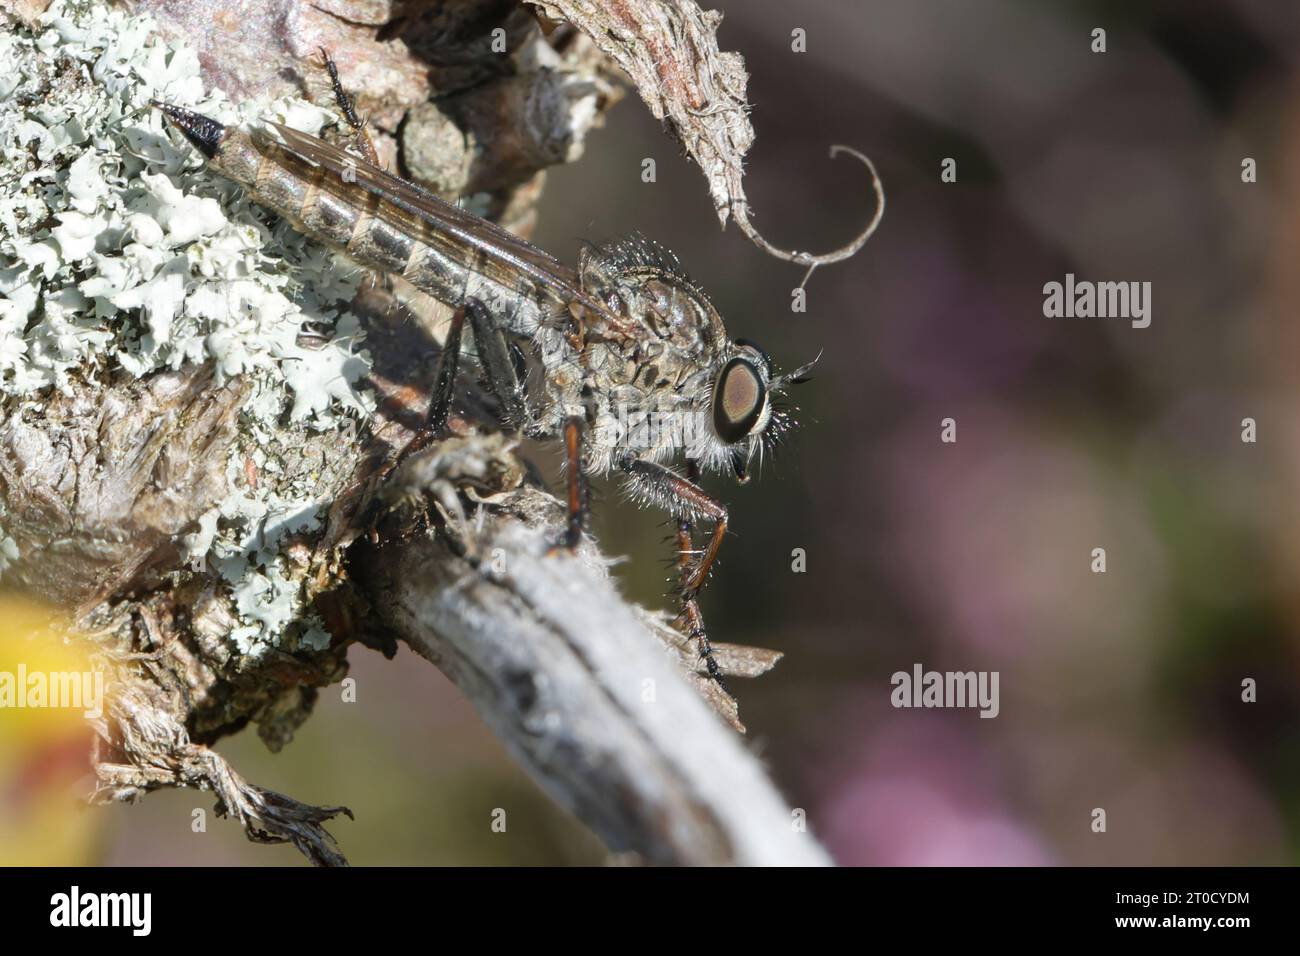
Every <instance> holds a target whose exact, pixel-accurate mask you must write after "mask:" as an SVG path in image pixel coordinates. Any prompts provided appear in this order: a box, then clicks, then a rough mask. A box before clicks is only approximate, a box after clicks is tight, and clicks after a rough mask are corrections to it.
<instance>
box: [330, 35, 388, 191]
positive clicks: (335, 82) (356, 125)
mask: <svg viewBox="0 0 1300 956" xmlns="http://www.w3.org/2000/svg"><path fill="white" fill-rule="evenodd" d="M320 55H321V58H322V59H323V60H324V61H325V69H326V70H327V71H328V72H329V75H330V85H331V86H332V87H334V100H335V102H337V103H338V105H339V112H340V113H342V114H343V118H344V119H345V120H347V121H348V125H349V126H351V127H352V131H353V134H354V135H355V137H356V146H357V149H359V150H360V151H361V153H362V154H363V155H364V156H365V158H366V160H367V161H368V162H369V163H370V164H371V165H372V166H378V165H379V154H378V153H376V152H375V144H374V143H373V142H371V140H370V134H369V133H368V132H366V121H365V120H363V119H362V118H361V117H360V116H358V115H357V111H356V108H355V107H354V106H353V104H352V97H351V96H349V95H348V93H347V91H346V90H345V89H343V82H342V81H341V80H340V79H339V68H338V67H337V66H336V65H335V63H334V58H333V57H332V56H330V55H329V51H328V50H326V49H325V48H324V47H321V48H320Z"/></svg>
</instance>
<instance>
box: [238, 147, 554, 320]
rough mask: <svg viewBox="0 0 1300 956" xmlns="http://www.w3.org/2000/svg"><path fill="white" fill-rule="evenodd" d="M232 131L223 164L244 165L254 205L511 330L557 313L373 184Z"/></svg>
mask: <svg viewBox="0 0 1300 956" xmlns="http://www.w3.org/2000/svg"><path fill="white" fill-rule="evenodd" d="M236 136H237V137H238V139H231V140H228V141H227V142H226V143H225V144H224V145H223V148H222V157H221V159H222V160H223V162H222V163H221V165H222V166H241V165H242V166H243V167H247V168H246V169H244V170H243V175H239V176H236V175H232V177H231V178H235V179H237V180H238V181H241V182H243V183H245V185H246V186H247V187H248V188H249V190H250V193H251V198H252V199H253V200H254V201H255V202H257V203H258V204H259V205H261V206H264V207H266V208H268V209H271V210H273V211H274V212H276V213H279V214H280V215H282V216H284V217H285V218H286V219H288V220H289V221H290V222H292V223H293V224H294V226H295V227H297V228H298V229H299V230H300V231H302V232H303V233H304V234H306V235H309V236H311V237H312V238H313V239H316V240H318V241H320V242H323V243H325V244H326V245H328V246H331V247H332V248H334V249H336V250H338V251H339V252H342V253H344V254H345V255H347V256H348V257H349V258H350V259H352V260H353V261H354V262H356V263H357V264H358V265H360V266H362V267H364V268H367V269H375V270H378V271H382V272H391V273H395V274H397V275H400V276H402V277H403V278H405V279H406V280H408V281H409V282H410V283H411V284H412V285H414V286H415V287H416V288H418V289H420V290H421V291H423V292H427V293H428V294H429V295H431V296H433V297H434V298H435V299H438V300H439V301H441V302H445V303H447V304H448V305H450V306H452V307H453V308H454V307H459V306H460V305H462V304H463V303H464V302H465V300H466V299H468V298H471V297H472V298H477V299H479V300H480V301H482V302H483V304H484V305H485V306H487V308H488V310H489V311H490V312H492V313H493V315H494V316H496V318H497V320H498V321H499V322H501V323H502V324H503V325H504V326H506V327H507V328H508V329H509V330H510V331H511V332H513V333H515V334H517V335H522V336H529V337H531V336H533V335H534V334H535V333H536V331H537V329H538V327H539V325H541V324H543V323H544V322H546V320H547V318H548V317H549V316H551V315H554V314H555V313H556V311H557V308H558V304H557V302H556V301H555V300H554V298H553V297H552V296H551V294H550V293H549V292H548V291H547V290H546V289H545V288H543V287H542V286H540V285H539V284H537V283H536V282H534V281H533V280H531V279H530V278H529V277H528V276H527V275H526V274H524V273H512V272H511V271H510V270H509V269H507V268H503V267H501V266H500V265H498V264H494V263H490V262H488V261H487V258H486V257H485V256H484V254H483V251H482V250H481V249H479V248H477V247H476V246H474V245H472V244H470V243H461V242H459V241H453V240H450V239H448V238H447V237H445V236H437V235H432V234H430V231H429V229H428V228H427V226H426V225H425V224H423V223H421V222H418V221H414V220H413V219H412V217H411V216H410V214H409V213H407V212H405V211H404V210H402V209H401V208H400V207H399V206H396V205H393V204H391V203H389V202H388V201H387V200H386V199H385V198H384V197H383V196H382V195H380V194H378V193H377V192H374V191H372V190H370V189H366V188H364V187H362V186H360V185H355V184H348V183H347V181H346V180H338V179H337V178H336V177H335V176H334V174H332V173H330V172H328V171H326V170H324V169H323V168H321V167H320V166H313V165H311V164H309V163H305V162H303V161H301V160H300V159H299V158H298V157H296V156H294V155H293V154H292V153H291V152H289V151H287V150H283V149H280V148H278V147H277V146H275V145H274V144H268V143H257V144H255V143H253V142H252V140H251V138H250V137H247V136H246V135H245V134H243V133H242V132H241V133H237V134H236ZM223 171H224V172H227V174H228V175H230V174H231V171H230V170H228V169H223ZM326 177H330V178H329V179H326Z"/></svg>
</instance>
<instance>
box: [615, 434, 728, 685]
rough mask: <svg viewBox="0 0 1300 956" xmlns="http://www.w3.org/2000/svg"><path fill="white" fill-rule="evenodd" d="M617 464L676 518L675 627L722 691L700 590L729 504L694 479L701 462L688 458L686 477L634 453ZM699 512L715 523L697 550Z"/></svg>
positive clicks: (642, 495) (645, 499)
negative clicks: (695, 526) (677, 609)
mask: <svg viewBox="0 0 1300 956" xmlns="http://www.w3.org/2000/svg"><path fill="white" fill-rule="evenodd" d="M619 466H620V467H621V468H622V469H623V470H624V471H625V472H626V473H627V474H628V477H629V479H630V480H631V482H632V486H633V491H634V493H635V494H636V495H637V497H638V498H639V499H640V500H641V501H642V503H644V504H654V505H657V506H658V507H660V508H663V509H664V510H665V511H668V512H669V513H670V514H671V515H673V517H674V518H675V519H676V521H677V534H676V540H677V574H678V597H679V599H680V601H681V607H682V611H681V616H680V617H679V618H678V621H679V628H680V629H681V630H682V631H683V632H685V633H686V635H687V636H688V637H690V638H691V639H692V640H694V641H695V642H696V645H697V646H698V647H699V649H700V658H701V660H703V661H704V666H705V669H706V670H707V671H708V672H709V676H710V677H711V678H713V680H714V681H716V682H717V684H718V686H719V687H721V688H722V689H723V690H726V689H727V684H726V681H724V680H723V679H722V669H721V668H720V667H718V662H717V661H716V660H715V659H714V656H713V645H712V644H711V643H710V642H709V637H708V633H707V632H706V631H705V629H704V615H703V614H701V613H700V604H699V594H700V589H701V588H703V587H704V582H705V581H707V580H708V577H709V572H710V570H712V568H713V563H714V562H715V561H716V560H717V557H718V551H719V549H720V548H721V547H722V539H723V537H724V536H725V535H726V533H727V508H726V506H725V505H723V504H722V502H720V501H717V500H716V499H714V498H712V497H710V496H709V495H707V494H705V492H704V491H703V490H702V489H701V488H700V487H699V485H697V484H696V483H695V482H696V481H698V480H699V466H698V465H697V464H696V463H695V462H694V461H690V462H688V463H687V476H686V477H682V476H681V475H679V474H677V473H676V472H675V471H673V470H672V469H670V468H665V467H664V466H663V465H660V464H657V463H655V462H652V461H645V460H643V459H640V458H635V457H632V456H628V457H626V458H624V459H623V460H622V461H621V462H619ZM697 516H698V517H702V518H707V519H709V520H711V521H712V522H713V531H712V533H711V534H710V535H709V543H708V544H707V545H706V546H705V549H704V551H703V553H698V552H697V551H696V550H695V543H694V534H693V530H694V529H693V527H692V525H693V521H694V519H695V518H696V517H697ZM697 556H698V560H697Z"/></svg>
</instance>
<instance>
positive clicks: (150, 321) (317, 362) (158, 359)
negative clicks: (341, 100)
mask: <svg viewBox="0 0 1300 956" xmlns="http://www.w3.org/2000/svg"><path fill="white" fill-rule="evenodd" d="M154 98H157V99H160V100H164V101H167V102H170V103H174V104H177V105H180V106H186V107H190V108H193V109H195V110H198V111H200V112H203V113H205V114H207V115H210V116H213V117H215V118H217V119H219V120H221V121H222V122H225V123H238V122H242V121H245V120H247V119H251V118H254V117H268V116H269V117H272V118H276V119H279V120H280V121H281V122H284V123H286V124H288V125H291V126H294V127H296V128H298V129H302V130H306V131H308V132H312V133H315V132H318V131H319V130H320V129H321V127H322V126H323V125H324V124H326V123H329V122H334V121H335V117H333V116H332V114H330V113H328V112H327V111H325V110H322V109H320V108H318V107H316V106H314V105H312V104H310V103H306V102H304V101H301V100H293V99H282V100H277V101H274V102H270V103H266V102H252V103H246V104H242V105H241V106H240V107H238V108H237V107H235V106H233V105H232V104H230V103H229V102H228V101H227V100H226V99H225V97H224V96H223V95H222V94H221V93H220V92H219V91H213V92H209V93H205V92H204V89H203V84H202V82H201V80H200V77H199V64H198V60H197V58H196V56H195V55H194V53H193V52H192V51H191V50H189V49H188V48H186V47H184V46H172V45H169V44H168V43H167V42H166V41H164V40H163V38H162V37H161V36H160V35H158V34H157V32H156V29H155V26H154V24H153V22H152V21H151V20H150V19H149V18H147V17H134V16H129V15H127V14H125V13H123V12H121V11H117V10H113V9H110V8H109V7H108V6H106V5H105V4H103V3H101V2H94V0H79V2H71V0H56V2H54V3H53V4H52V5H51V6H50V8H49V9H48V10H47V11H46V12H45V13H44V14H43V15H42V16H41V18H40V20H39V25H38V27H37V28H36V29H35V30H34V31H32V32H28V31H25V30H23V29H21V28H20V29H18V30H16V31H13V32H8V33H5V34H3V35H0V400H2V401H3V402H4V404H5V408H6V412H7V413H9V414H13V413H15V412H17V411H19V410H21V409H22V408H23V407H24V405H34V404H36V403H39V402H40V401H41V396H42V395H43V394H44V393H46V392H48V391H49V390H51V389H57V390H63V391H68V390H70V389H71V388H73V387H74V384H75V383H76V382H78V381H84V380H86V379H87V378H92V377H94V376H95V375H97V374H99V373H103V372H110V371H117V370H124V371H125V372H127V373H129V374H130V375H132V376H135V377H142V376H146V375H149V374H151V373H153V372H157V371H160V370H163V369H176V368H180V367H181V366H182V365H186V364H191V363H205V362H206V363H211V364H212V366H213V368H214V369H215V370H216V375H217V377H218V380H222V379H225V378H228V377H232V376H240V377H242V378H244V379H246V380H251V382H252V388H251V389H250V391H249V397H248V399H247V401H246V403H245V405H244V407H243V408H242V409H241V415H240V438H239V441H238V443H237V444H238V447H237V448H236V449H235V451H234V452H233V454H232V460H231V462H230V466H229V467H230V477H231V485H230V486H231V487H232V488H237V489H238V490H237V491H234V492H232V493H231V494H230V495H229V496H228V497H227V498H226V499H225V500H224V501H222V502H221V503H220V504H219V505H217V506H216V507H214V508H212V509H211V510H210V511H208V512H207V513H206V514H205V515H204V516H203V517H202V519H201V521H200V522H199V527H198V529H197V530H196V531H194V532H193V533H191V534H189V535H187V536H185V537H184V538H183V541H182V544H183V546H184V549H185V550H186V552H187V555H188V557H189V559H190V561H191V564H192V565H193V566H197V565H198V564H199V563H206V564H207V565H208V566H209V567H213V568H215V569H217V570H218V571H219V572H220V573H221V574H222V576H223V577H224V578H225V580H226V581H228V582H229V583H230V586H231V598H232V601H233V604H234V606H235V607H236V608H237V610H238V612H239V615H240V618H241V620H242V622H243V626H242V627H241V628H239V629H238V631H237V632H236V633H235V634H234V635H232V637H233V639H234V640H235V641H236V643H237V644H238V645H239V647H240V649H241V651H243V652H244V653H246V654H254V655H256V654H257V653H260V652H262V651H264V650H265V649H267V648H269V647H271V646H273V645H274V644H275V643H276V642H278V641H279V640H280V639H281V638H282V637H283V635H284V633H285V629H286V627H288V625H289V624H290V623H292V622H295V621H300V623H301V625H302V628H303V629H304V632H305V636H304V637H302V638H301V639H302V640H304V641H306V642H307V643H308V644H311V645H313V646H323V644H324V642H326V641H327V640H328V635H327V634H325V632H324V629H323V625H322V624H321V622H320V621H319V620H318V619H315V618H312V617H310V616H308V615H306V612H305V611H304V608H303V599H302V593H301V591H302V589H301V587H300V586H299V584H298V583H297V582H296V581H295V580H294V579H293V576H292V575H291V574H290V572H289V564H288V562H287V559H286V557H285V555H283V554H281V553H280V546H281V544H282V542H283V541H284V540H285V539H286V537H287V536H288V535H290V534H293V533H295V532H298V531H302V530H304V529H310V528H311V527H314V526H315V524H316V523H317V522H318V521H319V514H320V510H321V507H322V504H323V503H322V502H320V501H317V500H314V499H313V498H312V497H311V489H310V488H307V487H305V486H304V487H302V488H298V489H295V490H294V493H301V495H302V497H285V496H284V494H283V493H284V491H285V489H283V488H281V489H280V491H279V492H275V491H272V490H270V489H269V488H268V487H266V486H267V485H268V484H270V483H269V482H268V483H262V484H260V485H259V486H258V488H261V490H258V488H249V487H247V486H246V485H245V484H244V483H242V482H241V481H240V480H239V474H240V469H242V467H243V463H244V461H245V459H246V458H251V459H252V460H253V461H254V463H255V464H256V465H257V466H258V467H259V468H261V469H263V471H264V472H265V473H267V474H271V475H274V474H275V473H276V471H277V463H276V462H275V461H274V459H273V457H271V456H269V455H267V453H266V452H265V451H264V450H263V449H264V448H265V447H267V440H268V439H269V437H270V435H271V433H272V431H273V430H274V429H275V428H276V427H281V428H282V425H281V426H277V423H279V422H282V421H283V420H284V419H285V417H286V416H287V419H288V421H290V422H293V423H299V427H301V428H304V429H314V430H318V431H320V430H337V429H341V428H343V427H345V425H350V424H351V423H350V422H349V421H348V419H349V418H351V419H353V420H356V419H358V418H364V417H365V416H366V415H368V413H369V411H370V410H371V409H372V408H373V397H372V396H371V395H370V394H369V393H368V392H366V391H365V390H363V389H361V388H359V386H358V382H359V381H360V380H361V379H362V378H363V377H364V376H365V375H366V373H367V371H368V369H369V358H368V355H367V353H366V352H365V351H364V349H363V348H362V344H363V339H364V336H363V331H362V329H361V327H360V325H359V323H358V322H357V320H356V319H355V318H354V317H353V316H352V315H351V314H349V313H347V312H346V311H344V309H345V305H344V303H346V302H347V300H348V299H350V298H351V296H352V294H353V293H354V291H355V289H356V284H357V272H356V270H355V269H351V268H340V267H339V262H338V261H337V260H336V259H335V257H334V256H333V255H332V254H331V253H330V252H329V251H328V250H326V249H324V248H323V247H321V246H319V245H317V244H315V243H313V242H311V241H310V240H308V239H307V238H306V237H304V236H302V235H300V234H298V233H297V232H295V231H294V230H293V229H291V228H289V227H288V226H287V225H285V224H283V223H280V222H278V221H275V220H274V219H273V217H271V216H269V215H267V214H266V213H264V212H262V211H261V210H259V209H257V208H256V207H255V206H252V205H251V204H250V203H249V202H248V201H247V199H246V198H245V197H244V196H243V195H242V194H241V193H240V192H239V190H238V189H237V188H236V187H234V186H233V185H232V184H230V183H228V182H226V181H224V180H221V179H220V178H219V177H215V176H213V175H211V174H209V173H208V172H206V171H205V170H204V168H203V166H202V163H201V160H200V158H199V157H198V156H197V155H195V154H194V152H193V150H191V149H190V148H189V147H188V145H185V144H178V143H174V142H173V140H172V138H171V137H170V136H169V135H168V133H167V131H166V130H165V129H164V127H163V124H162V120H161V118H160V116H159V115H158V112H157V111H156V110H153V109H150V108H149V105H148V104H149V101H150V100H151V99H154ZM305 327H307V328H310V329H311V330H312V332H313V333H316V334H320V333H322V332H323V333H324V334H325V336H326V338H325V341H324V342H323V344H321V343H319V342H313V343H312V347H305V346H304V345H301V344H300V342H299V339H300V336H301V333H302V332H303V331H304V328H305ZM2 520H3V515H2V514H0V522H2ZM17 557H18V555H17V550H16V547H15V545H14V542H13V541H12V539H11V538H9V537H8V536H6V535H5V533H4V530H3V527H0V571H3V568H4V567H5V566H7V565H8V564H9V563H10V562H11V561H13V560H16V559H17ZM322 635H324V637H322Z"/></svg>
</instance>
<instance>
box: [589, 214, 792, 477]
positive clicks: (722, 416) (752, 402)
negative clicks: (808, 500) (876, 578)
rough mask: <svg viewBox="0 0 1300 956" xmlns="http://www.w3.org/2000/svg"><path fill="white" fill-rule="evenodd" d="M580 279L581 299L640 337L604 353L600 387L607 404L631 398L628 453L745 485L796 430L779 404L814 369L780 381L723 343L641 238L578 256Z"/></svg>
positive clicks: (670, 262) (680, 277)
mask: <svg viewBox="0 0 1300 956" xmlns="http://www.w3.org/2000/svg"><path fill="white" fill-rule="evenodd" d="M580 273H581V277H582V285H583V288H584V290H585V291H587V292H588V293H590V294H591V295H593V296H594V297H596V298H598V299H599V300H600V301H601V302H602V303H603V304H604V305H605V306H606V308H608V309H609V310H610V311H611V312H615V313H617V314H618V315H620V316H623V317H625V318H630V319H632V320H633V321H634V323H635V325H636V327H637V329H638V335H637V336H636V337H635V339H634V340H632V341H627V342H624V343H622V344H620V345H619V346H618V347H610V348H607V349H606V350H605V351H604V358H605V361H603V362H601V363H600V364H601V366H602V374H601V379H602V380H601V381H600V382H599V383H598V388H599V389H600V390H601V391H602V392H604V393H605V394H606V395H608V396H611V397H613V398H614V399H615V401H617V400H618V399H619V398H620V397H624V396H631V397H632V400H631V401H630V402H625V403H624V406H623V407H625V408H626V407H628V406H631V407H632V408H633V409H634V413H635V415H636V416H639V418H638V419H637V422H636V423H635V424H634V425H633V427H631V428H624V429H622V430H621V431H620V434H621V435H624V436H627V438H626V439H625V442H624V444H625V446H626V447H627V450H629V451H632V452H634V453H641V454H642V455H643V456H644V457H651V458H656V459H662V458H665V457H669V456H670V455H671V454H672V453H676V452H681V453H684V454H685V455H686V456H687V457H688V458H691V459H694V460H696V461H698V462H699V463H700V465H701V466H702V467H704V468H706V469H710V470H713V471H719V472H730V473H732V474H733V475H734V476H735V478H736V480H737V481H739V482H741V483H742V484H743V483H744V482H746V481H748V480H749V475H750V466H751V463H752V462H753V460H754V459H755V458H756V457H759V458H761V456H762V454H763V452H764V451H765V450H767V449H771V448H772V447H774V446H775V445H777V444H778V443H779V442H780V440H781V438H782V436H783V435H784V434H785V433H786V432H787V431H788V430H789V429H790V428H791V427H792V426H793V425H794V420H793V417H792V411H793V409H791V408H790V407H789V406H788V405H787V404H786V402H785V401H784V398H783V396H784V394H785V392H786V391H787V390H788V389H789V387H790V386H791V385H795V384H799V383H801V382H804V381H806V380H807V373H808V372H809V370H810V369H811V368H812V366H813V364H814V362H815V360H814V362H810V363H808V364H807V365H805V366H803V367H801V368H798V369H795V370H794V371H793V372H789V373H784V374H778V373H777V371H776V370H775V368H774V366H773V364H772V361H771V359H770V358H769V356H768V354H767V353H766V352H765V351H763V349H762V348H760V347H759V346H758V345H756V344H754V343H753V342H750V341H748V340H746V339H735V340H732V339H730V338H728V337H727V332H726V329H725V327H724V326H723V323H722V319H721V317H720V316H719V315H718V313H717V310H716V309H714V308H713V305H712V304H711V303H710V302H709V299H708V296H706V295H705V294H704V292H703V291H702V290H701V289H700V288H699V287H698V286H696V285H695V283H693V282H692V281H691V280H690V278H689V277H687V275H686V274H685V272H684V271H683V270H682V267H681V264H680V263H679V262H678V260H677V257H676V256H675V255H673V254H672V253H671V252H669V251H668V250H667V249H665V248H664V247H663V246H660V245H659V244H658V243H655V242H653V241H652V240H649V239H645V238H644V237H641V236H632V237H631V238H628V239H624V240H621V241H619V242H616V243H610V244H607V245H604V246H598V247H592V248H589V249H587V250H585V251H584V254H583V258H582V263H581V268H580ZM655 416H659V417H658V418H657V419H656V418H655ZM648 421H653V422H654V424H653V425H652V426H649V427H638V426H641V425H644V423H646V422H648ZM641 436H647V440H646V441H638V439H639V438H640V437H641Z"/></svg>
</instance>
